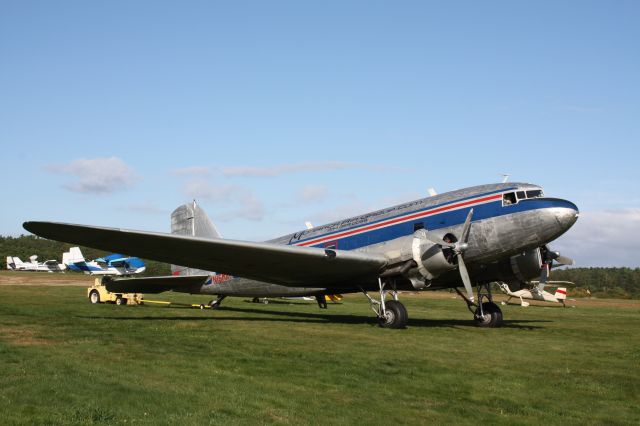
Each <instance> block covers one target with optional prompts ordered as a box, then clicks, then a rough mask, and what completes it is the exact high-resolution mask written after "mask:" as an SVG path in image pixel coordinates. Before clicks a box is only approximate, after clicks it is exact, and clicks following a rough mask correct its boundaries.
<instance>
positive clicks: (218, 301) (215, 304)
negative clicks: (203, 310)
mask: <svg viewBox="0 0 640 426" xmlns="http://www.w3.org/2000/svg"><path fill="white" fill-rule="evenodd" d="M226 297H227V296H225V295H223V294H221V295H219V296H218V298H217V299H216V300H212V301H211V302H209V306H210V307H211V309H218V308H220V304H221V303H222V301H223V300H224V299H226Z"/></svg>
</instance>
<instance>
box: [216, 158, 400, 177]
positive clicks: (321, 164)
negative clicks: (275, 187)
mask: <svg viewBox="0 0 640 426" xmlns="http://www.w3.org/2000/svg"><path fill="white" fill-rule="evenodd" d="M347 169H365V170H374V171H383V170H389V168H388V167H386V166H375V165H366V164H356V163H347V162H344V161H318V162H306V163H292V164H281V165H277V166H269V167H243V166H240V167H223V168H222V169H221V171H222V174H223V175H225V176H242V177H276V176H280V175H283V174H288V173H301V172H324V171H334V170H347Z"/></svg>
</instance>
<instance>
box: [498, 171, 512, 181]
mask: <svg viewBox="0 0 640 426" xmlns="http://www.w3.org/2000/svg"><path fill="white" fill-rule="evenodd" d="M500 176H502V183H507V181H508V180H509V176H511V175H505V174H504V173H500Z"/></svg>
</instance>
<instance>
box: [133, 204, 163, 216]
mask: <svg viewBox="0 0 640 426" xmlns="http://www.w3.org/2000/svg"><path fill="white" fill-rule="evenodd" d="M124 208H125V209H127V210H129V211H131V212H134V213H141V214H149V215H160V214H163V215H164V214H168V212H167V211H166V210H164V209H163V208H161V207H160V206H158V205H157V204H156V203H154V202H153V201H143V202H140V203H135V204H130V205H128V206H124Z"/></svg>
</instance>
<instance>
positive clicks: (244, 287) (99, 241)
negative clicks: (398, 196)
mask: <svg viewBox="0 0 640 426" xmlns="http://www.w3.org/2000/svg"><path fill="white" fill-rule="evenodd" d="M180 209H183V214H184V215H185V219H186V218H188V217H189V216H190V215H191V216H193V214H192V212H190V211H189V210H188V205H187V207H186V208H185V206H183V207H181V208H180ZM180 209H178V210H180ZM174 213H175V212H174ZM578 215H579V213H578V208H577V207H576V205H575V204H573V203H571V202H570V201H566V200H562V199H557V198H549V197H546V196H544V194H543V190H542V188H541V187H539V186H536V185H532V184H525V183H501V184H490V185H482V186H476V187H471V188H465V189H461V190H457V191H452V192H448V193H443V194H437V195H434V196H431V197H428V198H424V199H420V200H416V201H412V202H408V203H405V204H400V205H397V206H393V207H389V208H386V209H383V210H378V211H375V212H371V213H368V214H364V215H361V216H357V217H352V218H348V219H345V220H341V221H338V222H334V223H330V224H327V225H323V226H319V227H314V228H312V229H304V230H302V231H299V232H296V233H293V234H289V235H286V236H283V237H280V238H276V239H274V240H270V241H267V242H263V243H259V242H248V241H234V240H225V239H222V238H219V236H216V235H215V233H217V231H215V228H214V229H213V230H210V234H209V235H206V236H204V235H203V236H197V237H196V236H193V235H201V234H194V233H192V230H193V227H194V226H197V222H193V223H191V231H189V230H188V229H187V231H189V232H188V233H187V232H185V234H183V235H176V234H165V233H156V232H145V231H129V230H121V229H113V228H101V227H94V226H85V225H75V224H65V223H54V222H25V223H24V224H23V226H24V228H25V229H26V230H27V231H30V232H32V233H34V234H36V235H39V236H41V237H45V238H50V239H54V240H60V241H66V242H72V243H76V244H82V245H86V246H89V247H95V248H98V249H102V250H114V251H124V252H127V253H135V254H136V255H138V256H144V257H146V258H149V259H154V260H158V261H161V262H167V263H172V264H180V265H185V267H187V268H194V269H199V270H201V271H203V272H204V273H199V274H195V275H188V274H186V275H185V276H182V275H178V276H169V277H149V278H131V279H119V280H113V281H111V282H108V283H107V289H108V290H109V291H113V292H118V291H121V292H141V293H153V292H156V293H157V292H162V291H168V290H172V291H180V292H185V293H193V294H195V293H201V294H212V295H217V296H218V299H217V300H215V301H212V304H215V305H219V303H220V302H221V301H222V299H223V298H224V297H226V296H228V295H232V296H244V297H246V296H253V297H255V296H256V295H257V294H258V293H260V294H262V295H264V296H263V297H280V296H317V297H318V300H320V298H321V297H323V296H324V295H325V294H334V293H341V294H344V293H356V292H362V293H363V294H364V295H365V296H366V297H367V298H368V300H369V302H370V304H371V308H372V309H373V311H374V312H375V314H376V316H377V317H378V319H379V324H380V325H381V326H382V327H389V328H403V327H404V326H405V325H406V323H407V320H408V315H407V311H406V309H405V307H404V305H403V304H402V303H400V302H399V301H398V291H399V290H410V291H417V290H434V289H442V288H454V289H456V291H457V292H458V294H459V295H460V296H461V297H462V298H463V299H464V300H465V301H466V304H467V307H468V309H469V310H470V311H471V312H472V314H473V316H474V320H475V322H476V324H477V325H478V326H482V327H495V326H499V325H500V324H501V323H502V311H501V310H500V308H499V307H498V306H497V305H496V304H495V303H494V302H493V297H492V294H491V288H490V283H491V282H496V281H503V282H528V281H530V280H531V279H534V277H536V276H538V274H539V273H540V269H541V262H540V261H539V259H542V263H543V264H544V262H546V261H547V257H546V256H548V253H550V252H551V251H550V250H549V249H548V248H547V246H546V245H547V244H548V243H549V242H551V241H553V240H555V239H556V238H558V237H559V236H560V235H562V234H564V233H565V232H566V231H567V230H568V229H569V228H571V226H572V225H573V224H574V223H575V222H576V220H577V219H578ZM185 223H188V219H187V222H185ZM206 271H217V273H216V274H211V273H207V272H206ZM473 286H477V293H476V297H477V299H476V297H474V293H473ZM458 287H464V288H465V293H464V294H463V293H462V292H460V290H458ZM369 291H376V292H378V293H379V295H380V298H379V299H378V300H376V299H374V298H373V297H372V296H371V295H369ZM388 294H391V296H392V298H393V300H389V301H386V300H385V299H386V297H387V295H388Z"/></svg>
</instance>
